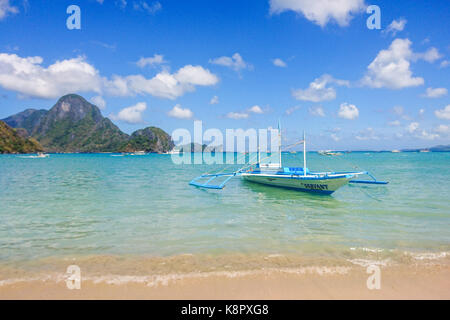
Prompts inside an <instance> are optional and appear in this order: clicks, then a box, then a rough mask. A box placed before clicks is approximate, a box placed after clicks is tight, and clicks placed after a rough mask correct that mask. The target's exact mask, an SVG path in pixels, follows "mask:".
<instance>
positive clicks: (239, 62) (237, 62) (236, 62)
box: [209, 53, 252, 71]
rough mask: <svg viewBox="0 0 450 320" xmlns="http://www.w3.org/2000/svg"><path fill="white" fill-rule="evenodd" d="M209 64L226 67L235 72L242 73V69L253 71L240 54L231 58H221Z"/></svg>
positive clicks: (210, 61)
mask: <svg viewBox="0 0 450 320" xmlns="http://www.w3.org/2000/svg"><path fill="white" fill-rule="evenodd" d="M209 63H212V64H217V65H220V66H224V67H229V68H231V69H233V70H234V71H240V70H242V69H251V68H252V66H251V65H250V64H248V63H247V62H245V61H244V59H243V58H242V57H241V55H240V54H239V53H235V54H233V56H231V57H226V56H223V57H219V58H215V59H210V60H209Z"/></svg>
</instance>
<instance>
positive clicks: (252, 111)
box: [248, 105, 264, 114]
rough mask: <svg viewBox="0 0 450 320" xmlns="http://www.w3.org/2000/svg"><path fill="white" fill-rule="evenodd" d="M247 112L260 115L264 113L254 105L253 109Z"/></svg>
mask: <svg viewBox="0 0 450 320" xmlns="http://www.w3.org/2000/svg"><path fill="white" fill-rule="evenodd" d="M248 112H251V113H257V114H262V113H264V111H263V110H262V109H261V107H260V106H257V105H254V106H253V107H251V108H249V109H248Z"/></svg>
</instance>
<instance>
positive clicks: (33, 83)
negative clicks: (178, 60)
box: [0, 53, 219, 99]
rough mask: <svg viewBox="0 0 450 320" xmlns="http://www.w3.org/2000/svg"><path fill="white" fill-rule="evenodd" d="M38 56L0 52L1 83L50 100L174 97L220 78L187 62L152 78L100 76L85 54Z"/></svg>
mask: <svg viewBox="0 0 450 320" xmlns="http://www.w3.org/2000/svg"><path fill="white" fill-rule="evenodd" d="M42 63H43V59H42V58H41V57H39V56H36V57H26V58H22V57H19V56H18V55H16V54H7V53H0V86H1V87H3V88H4V89H6V90H11V91H15V92H18V93H19V94H20V95H22V96H28V97H34V98H44V99H51V98H57V97H60V96H62V95H64V94H67V93H71V92H95V93H98V94H102V93H107V94H110V95H114V96H134V95H146V94H150V95H153V96H155V97H160V98H167V99H175V98H177V97H180V96H182V95H183V94H185V93H186V92H192V91H195V88H196V86H211V85H214V84H216V83H217V82H218V81H219V78H218V77H217V76H216V75H215V74H213V73H211V72H210V71H209V70H208V69H204V68H203V67H201V66H192V65H186V66H184V67H182V68H180V69H179V70H178V71H177V72H175V73H173V74H171V73H169V72H168V71H166V70H164V71H162V72H160V73H158V74H157V75H155V76H154V77H153V78H151V79H147V78H145V77H144V76H142V75H140V74H136V75H128V76H124V77H122V76H118V75H114V76H113V77H112V78H111V79H108V78H105V77H101V76H100V74H99V72H98V70H97V69H95V67H94V66H92V65H90V64H89V63H88V62H86V58H85V57H77V58H73V59H67V60H61V61H56V62H55V63H54V64H51V65H49V66H48V67H44V66H42Z"/></svg>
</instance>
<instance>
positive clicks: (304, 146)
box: [303, 130, 306, 176]
mask: <svg viewBox="0 0 450 320" xmlns="http://www.w3.org/2000/svg"><path fill="white" fill-rule="evenodd" d="M303 175H304V176H306V136H305V130H303Z"/></svg>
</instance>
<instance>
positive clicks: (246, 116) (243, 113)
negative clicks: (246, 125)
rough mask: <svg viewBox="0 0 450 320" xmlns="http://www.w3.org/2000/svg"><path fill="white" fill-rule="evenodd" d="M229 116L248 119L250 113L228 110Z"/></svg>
mask: <svg viewBox="0 0 450 320" xmlns="http://www.w3.org/2000/svg"><path fill="white" fill-rule="evenodd" d="M226 117H227V118H230V119H236V120H239V119H247V118H248V113H245V112H228V113H227V115H226Z"/></svg>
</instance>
